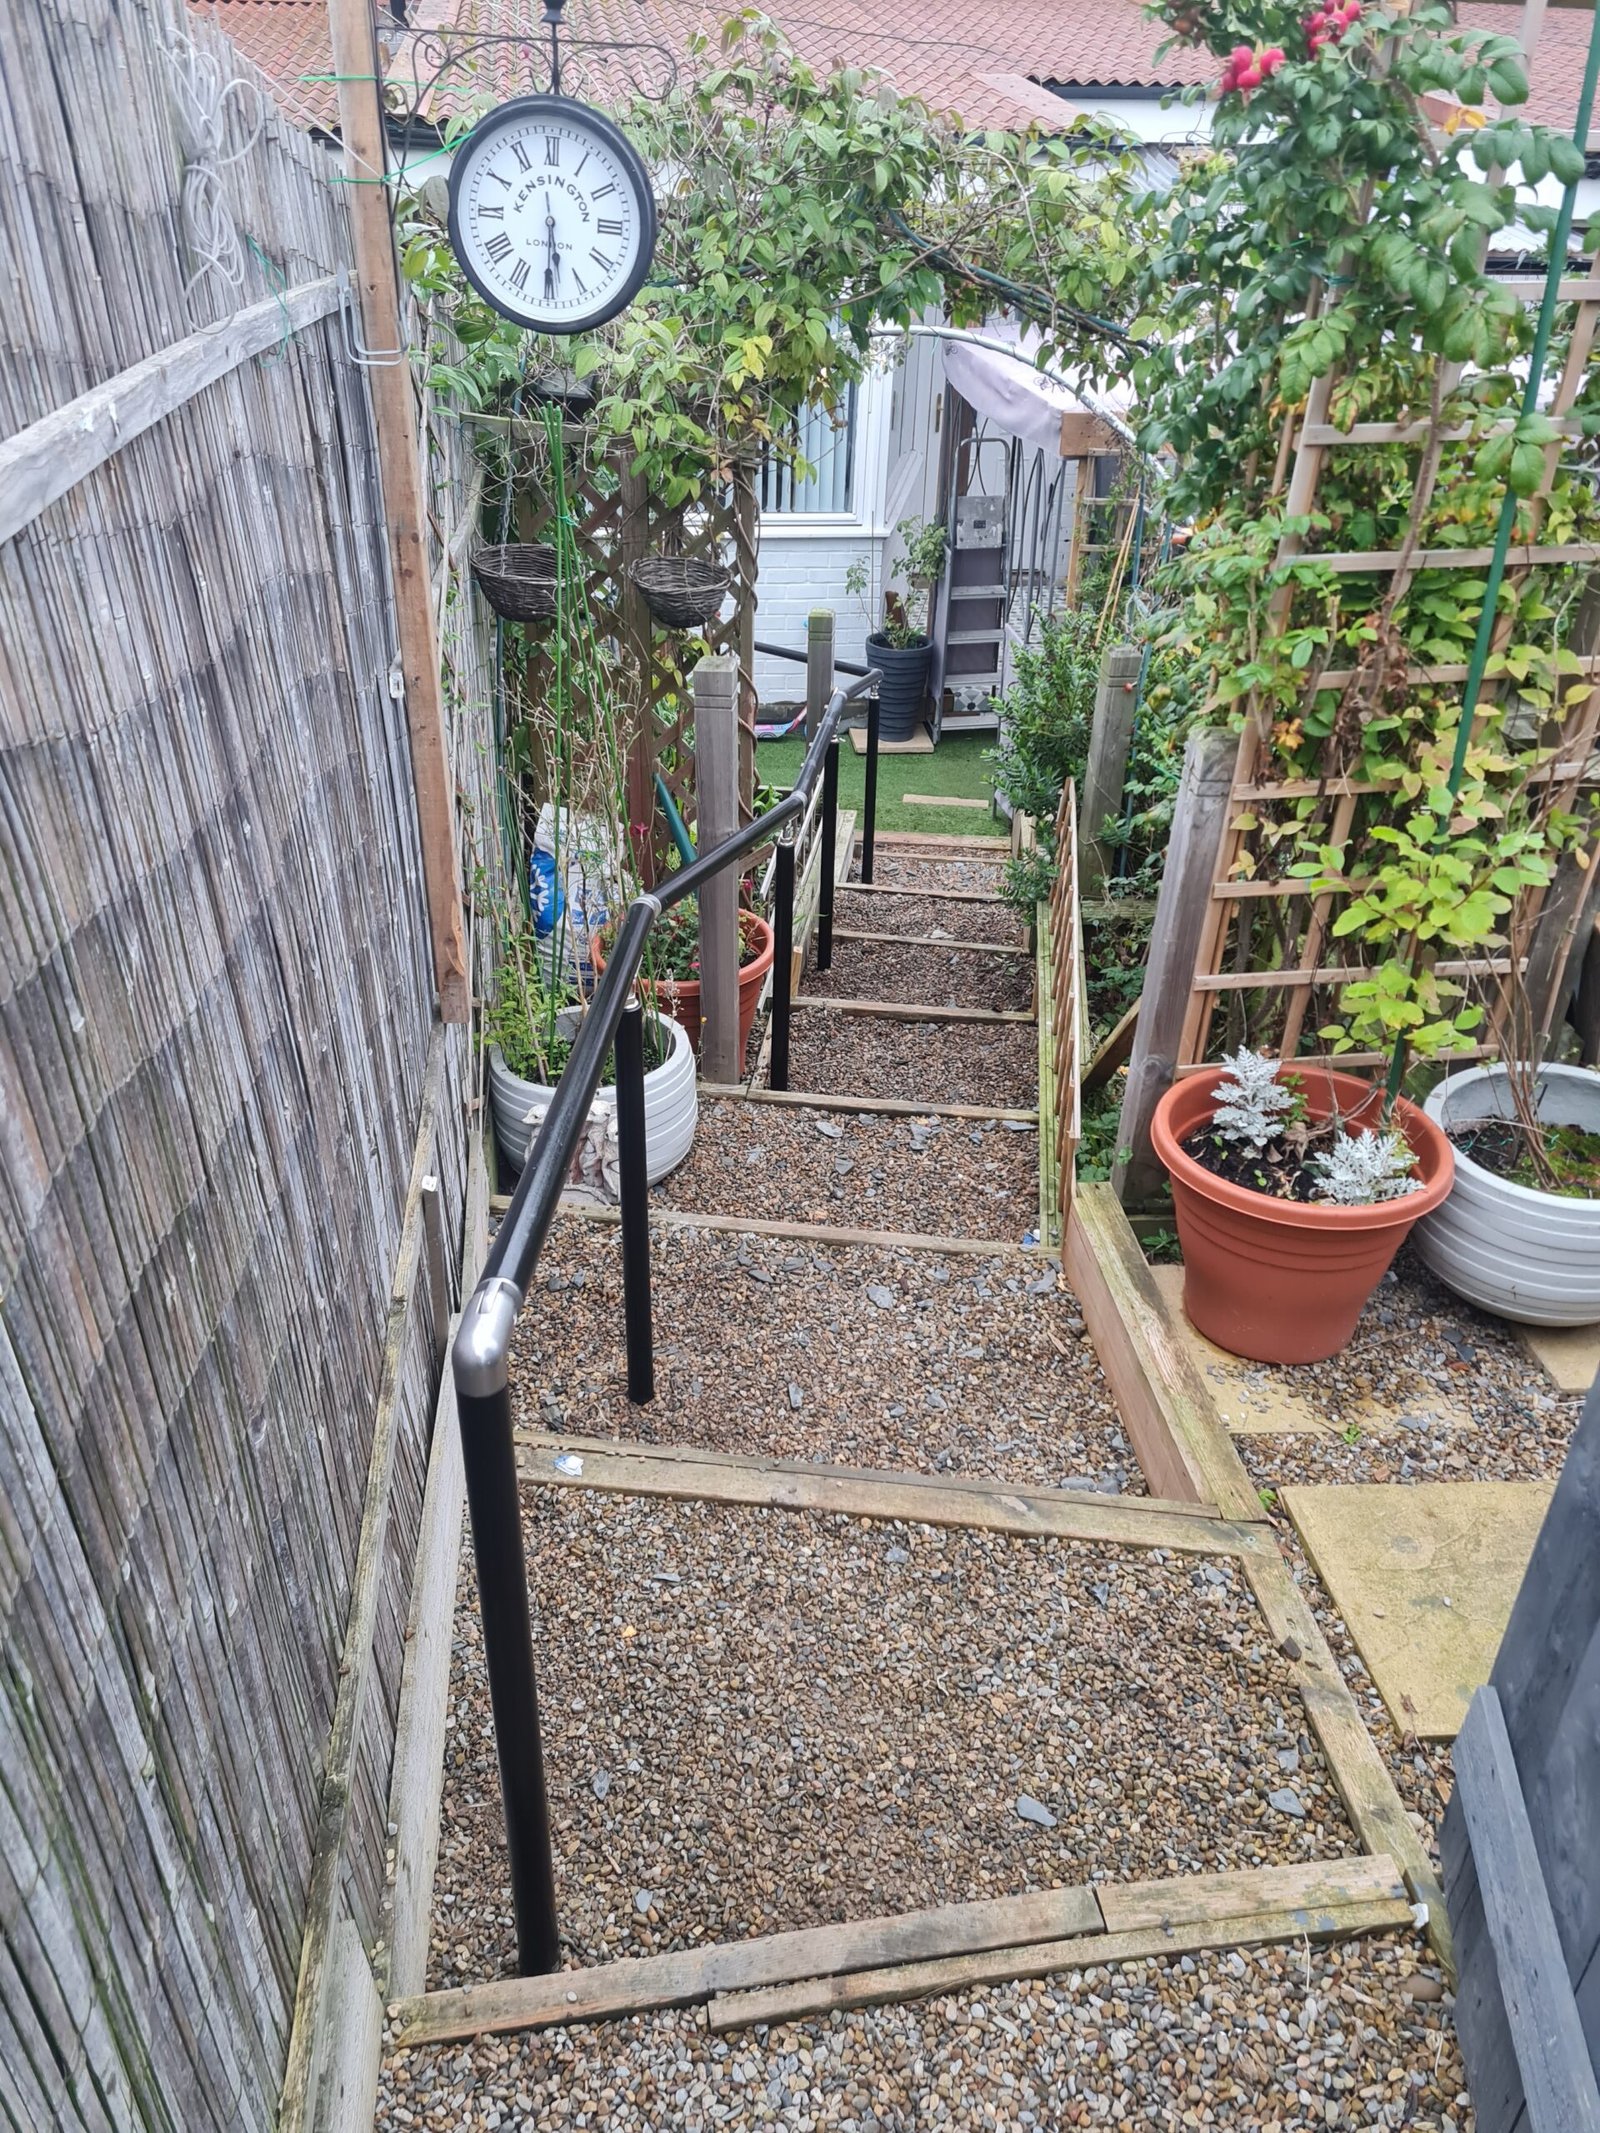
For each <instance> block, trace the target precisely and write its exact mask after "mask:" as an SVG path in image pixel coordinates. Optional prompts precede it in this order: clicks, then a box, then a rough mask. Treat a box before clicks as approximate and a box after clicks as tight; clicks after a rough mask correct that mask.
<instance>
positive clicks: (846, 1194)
mask: <svg viewBox="0 0 1600 2133" xmlns="http://www.w3.org/2000/svg"><path fill="white" fill-rule="evenodd" d="M656 1197H657V1199H658V1201H659V1202H660V1203H661V1204H663V1205H665V1206H667V1207H684V1208H691V1209H693V1210H695V1211H697V1212H699V1213H702V1214H723V1215H725V1214H743V1215H761V1216H767V1217H775V1218H777V1219H779V1220H782V1221H789V1222H808V1221H825V1222H832V1223H835V1224H840V1225H843V1226H844V1227H846V1228H850V1229H898V1230H911V1231H914V1232H916V1233H918V1234H921V1235H927V1236H937V1237H991V1238H997V1239H1003V1240H1005V1241H1006V1242H1008V1243H1019V1242H1020V1241H1021V1239H1022V1237H1023V1236H1024V1234H1025V1233H1026V1232H1027V1231H1028V1230H1030V1229H1033V1228H1035V1227H1036V1226H1037V1223H1038V1219H1039V1135H1038V1131H1037V1129H1036V1128H1035V1127H1033V1126H1028V1125H1023V1124H1022V1123H1020V1122H1019V1121H1017V1120H1011V1121H1008V1122H1007V1123H1006V1124H1004V1125H1001V1124H998V1123H997V1122H996V1121H995V1120H993V1119H983V1120H980V1119H965V1118H933V1117H925V1118H920V1119H907V1118H882V1117H879V1116H877V1115H876V1114H875V1113H871V1112H860V1113H853V1112H843V1111H801V1110H791V1109H789V1108H788V1107H787V1106H785V1105H781V1104H763V1103H741V1102H739V1101H737V1100H736V1099H734V1098H731V1097H730V1098H706V1097H702V1098H701V1102H700V1130H699V1132H698V1134H697V1135H696V1137H695V1144H694V1148H693V1150H692V1152H691V1153H690V1156H689V1160H688V1161H687V1162H686V1163H684V1164H683V1165H682V1166H681V1167H680V1168H679V1169H677V1170H675V1171H674V1172H673V1174H672V1175H671V1177H669V1178H667V1179H665V1180H664V1181H663V1182H662V1184H661V1185H659V1186H658V1187H657V1189H656Z"/></svg>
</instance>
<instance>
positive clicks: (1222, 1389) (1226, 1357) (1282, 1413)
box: [1150, 1266, 1472, 1437]
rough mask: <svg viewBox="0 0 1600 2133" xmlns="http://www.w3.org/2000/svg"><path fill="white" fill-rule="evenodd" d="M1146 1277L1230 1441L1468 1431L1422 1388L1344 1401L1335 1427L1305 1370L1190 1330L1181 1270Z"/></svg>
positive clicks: (1451, 1408)
mask: <svg viewBox="0 0 1600 2133" xmlns="http://www.w3.org/2000/svg"><path fill="white" fill-rule="evenodd" d="M1150 1271H1151V1272H1152V1273H1153V1274H1154V1276H1155V1279H1156V1287H1157V1288H1158V1289H1159V1290H1160V1291H1161V1300H1162V1302H1163V1303H1164V1304H1165V1305H1166V1308H1167V1317H1168V1319H1169V1321H1170V1322H1171V1325H1172V1330H1173V1332H1174V1333H1175V1334H1176V1336H1177V1338H1178V1340H1179V1342H1180V1343H1181V1345H1182V1346H1183V1347H1185V1348H1186V1349H1187V1350H1188V1352H1189V1355H1190V1357H1191V1359H1192V1360H1193V1362H1194V1364H1195V1366H1196V1368H1197V1369H1198V1370H1199V1372H1200V1375H1201V1376H1202V1377H1203V1378H1204V1379H1205V1381H1206V1383H1207V1384H1208V1385H1209V1386H1210V1388H1211V1395H1212V1398H1213V1399H1214V1400H1215V1402H1216V1405H1217V1413H1218V1414H1219V1416H1220V1417H1221V1419H1222V1421H1223V1422H1224V1423H1225V1424H1226V1426H1227V1429H1228V1433H1229V1435H1230V1436H1235V1437H1268V1436H1308V1437H1309V1436H1318V1437H1328V1436H1337V1435H1339V1434H1340V1433H1341V1426H1342V1428H1345V1429H1348V1428H1351V1427H1352V1426H1353V1427H1354V1428H1355V1429H1357V1430H1359V1431H1361V1432H1362V1433H1363V1434H1365V1433H1367V1432H1369V1431H1370V1432H1372V1433H1373V1434H1376V1435H1384V1434H1388V1433H1392V1432H1394V1431H1399V1430H1404V1431H1420V1430H1422V1429H1423V1427H1424V1425H1427V1428H1428V1431H1429V1433H1431V1432H1434V1431H1438V1430H1442V1429H1443V1430H1456V1429H1470V1428H1471V1427H1472V1418H1471V1416H1470V1415H1469V1414H1468V1413H1467V1412H1466V1410H1465V1408H1463V1407H1462V1406H1461V1404H1460V1403H1459V1402H1458V1401H1455V1400H1452V1399H1450V1398H1449V1397H1448V1396H1447V1395H1444V1394H1441V1393H1437V1392H1434V1391H1431V1390H1426V1389H1423V1388H1420V1387H1419V1388H1418V1389H1417V1391H1416V1393H1415V1394H1414V1395H1413V1396H1411V1397H1408V1398H1406V1399H1404V1400H1401V1401H1399V1402H1396V1401H1395V1400H1392V1399H1386V1398H1384V1397H1383V1396H1381V1395H1379V1394H1376V1393H1374V1394H1371V1395H1367V1396H1363V1397H1360V1398H1358V1399H1357V1400H1356V1401H1354V1402H1350V1401H1347V1402H1346V1403H1345V1404H1346V1408H1347V1409H1351V1410H1352V1411H1351V1412H1348V1413H1346V1415H1345V1416H1344V1418H1343V1422H1342V1425H1341V1424H1336V1423H1334V1422H1333V1421H1331V1420H1330V1419H1329V1418H1328V1416H1327V1415H1326V1413H1325V1412H1323V1409H1322V1402H1321V1394H1320V1390H1319V1387H1318V1386H1317V1384H1316V1382H1315V1381H1314V1380H1313V1379H1312V1378H1311V1376H1310V1373H1309V1372H1307V1371H1306V1370H1303V1369H1300V1368H1295V1367H1288V1366H1285V1365H1282V1364H1277V1363H1252V1362H1247V1361H1246V1360H1245V1358H1244V1357H1243V1356H1238V1355H1231V1354H1230V1353H1229V1352H1228V1350H1227V1349H1226V1348H1219V1347H1217V1346H1216V1344H1215V1343H1214V1342H1212V1341H1208V1340H1207V1339H1206V1337H1205V1335H1204V1334H1203V1333H1201V1332H1198V1331H1197V1330H1196V1329H1195V1327H1193V1326H1192V1325H1190V1323H1189V1321H1188V1319H1187V1318H1186V1317H1185V1316H1184V1310H1183V1268H1182V1267H1181V1266H1158V1267H1152V1268H1151V1270H1150Z"/></svg>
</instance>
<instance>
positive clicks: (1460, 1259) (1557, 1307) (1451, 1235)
mask: <svg viewBox="0 0 1600 2133" xmlns="http://www.w3.org/2000/svg"><path fill="white" fill-rule="evenodd" d="M1426 1109H1427V1112H1428V1116H1429V1117H1430V1118H1432V1119H1434V1120H1436V1121H1437V1123H1438V1124H1439V1125H1441V1126H1443V1127H1445V1128H1446V1129H1448V1128H1449V1127H1451V1126H1453V1125H1454V1126H1459V1125H1461V1124H1463V1123H1464V1122H1466V1121H1468V1120H1471V1119H1475V1118H1509V1117H1510V1116H1511V1115H1512V1108H1511V1092H1510V1089H1509V1087H1508V1086H1507V1082H1506V1074H1505V1069H1504V1067H1498V1066H1491V1067H1473V1068H1471V1069H1469V1070H1468V1071H1467V1072H1466V1073H1463V1074H1452V1075H1450V1076H1449V1078H1448V1079H1447V1080H1445V1081H1442V1082H1440V1084H1439V1086H1438V1087H1437V1088H1436V1089H1435V1090H1434V1092H1433V1094H1432V1095H1431V1096H1430V1097H1429V1098H1428V1101H1427V1105H1426ZM1539 1116H1540V1117H1541V1118H1544V1119H1548V1120H1551V1121H1553V1122H1554V1123H1555V1124H1558V1125H1563V1126H1582V1127H1584V1128H1585V1129H1586V1130H1587V1131H1590V1132H1600V1074H1595V1073H1592V1072H1590V1070H1589V1069H1588V1068H1587V1067H1568V1066H1547V1067H1545V1068H1543V1069H1542V1070H1541V1072H1540V1075H1539ZM1413 1236H1414V1239H1415V1243H1416V1247H1417V1250H1418V1251H1419V1252H1420V1253H1421V1254H1422V1257H1423V1259H1424V1260H1425V1261H1426V1263H1427V1264H1428V1265H1429V1266H1430V1267H1432V1269H1433V1271H1434V1272H1435V1273H1436V1274H1437V1275H1438V1276H1439V1279H1440V1280H1441V1281H1443V1282H1444V1283H1446V1284H1447V1286H1448V1287H1450V1288H1452V1289H1454V1290H1455V1292H1456V1294H1457V1295H1458V1296H1464V1297H1466V1299H1467V1301H1468V1302H1469V1303H1475V1304H1481V1305H1482V1307H1483V1308H1484V1310H1486V1311H1494V1312H1497V1313H1498V1314H1499V1316H1500V1317H1501V1318H1511V1319H1516V1320H1518V1321H1520V1322H1521V1323H1522V1324H1524V1325H1530V1326H1586V1325H1589V1324H1591V1323H1592V1322H1593V1321H1594V1320H1596V1319H1600V1200H1568V1199H1563V1198H1561V1197H1560V1196H1559V1195H1558V1194H1555V1193H1548V1192H1535V1191H1534V1190H1533V1189H1532V1188H1531V1187H1530V1186H1527V1185H1513V1184H1511V1183H1509V1182H1508V1181H1507V1180H1506V1179H1505V1178H1498V1177H1496V1176H1495V1175H1494V1173H1493V1172H1492V1171H1489V1170H1485V1169H1483V1167H1482V1166H1481V1165H1480V1164H1478V1163H1475V1162H1473V1161H1472V1159H1471V1157H1470V1156H1467V1155H1463V1154H1462V1152H1461V1150H1460V1149H1459V1148H1458V1149H1457V1150H1456V1181H1455V1185H1454V1187H1453V1189H1452V1191H1451V1193H1450V1197H1449V1198H1448V1199H1447V1200H1446V1201H1445V1203H1444V1205H1443V1206H1442V1207H1441V1208H1439V1209H1437V1211H1436V1212H1435V1213H1433V1214H1431V1215H1429V1216H1428V1217H1427V1218H1426V1220H1424V1221H1422V1222H1419V1223H1418V1225H1417V1227H1416V1230H1415V1231H1414V1232H1413Z"/></svg>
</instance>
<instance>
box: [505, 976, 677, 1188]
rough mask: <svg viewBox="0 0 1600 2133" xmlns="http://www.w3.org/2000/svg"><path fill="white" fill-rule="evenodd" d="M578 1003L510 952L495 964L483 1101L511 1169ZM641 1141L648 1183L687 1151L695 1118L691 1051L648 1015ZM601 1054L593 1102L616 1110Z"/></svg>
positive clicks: (575, 1021)
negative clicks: (562, 995) (601, 1067)
mask: <svg viewBox="0 0 1600 2133" xmlns="http://www.w3.org/2000/svg"><path fill="white" fill-rule="evenodd" d="M584 1012H585V1010H584V1007H583V1005H582V1003H581V1002H578V1001H569V1002H567V1003H565V1004H562V1003H561V1002H560V1000H559V999H558V998H557V997H556V996H555V995H553V994H552V993H551V992H549V991H548V990H547V989H546V988H545V987H544V986H542V985H541V984H540V982H539V979H538V976H537V972H536V966H534V965H532V964H530V963H529V962H528V961H527V960H526V959H524V958H523V957H522V956H520V955H517V954H510V955H507V956H506V957H504V958H503V959H502V962H501V965H500V969H499V971H498V972H497V976H496V996H495V1002H494V1005H493V1006H492V1007H491V1008H490V1009H489V1010H488V1012H487V1013H486V1015H485V1017H484V1032H483V1034H484V1041H485V1043H486V1044H487V1046H488V1050H489V1103H490V1108H491V1110H492V1112H493V1114H494V1132H495V1141H496V1143H497V1145H498V1147H499V1149H500V1153H501V1155H502V1156H503V1157H504V1159H505V1160H506V1162H508V1163H509V1164H510V1165H511V1166H512V1167H513V1169H516V1170H520V1169H521V1168H522V1166H523V1164H524V1163H525V1162H526V1161H527V1156H528V1143H529V1140H530V1138H531V1136H532V1133H533V1129H534V1127H535V1126H536V1125H537V1123H538V1120H539V1118H540V1117H541V1116H542V1114H543V1113H544V1112H545V1111H546V1110H547V1109H548V1108H549V1104H550V1099H551V1097H552V1096H553V1095H554V1094H555V1084H556V1082H557V1081H558V1080H559V1079H560V1077H561V1072H562V1069H563V1068H564V1067H565V1066H566V1063H567V1060H568V1058H569V1056H570V1055H571V1051H572V1043H573V1039H574V1038H575V1037H576V1036H577V1033H578V1027H579V1024H580V1023H581V1022H582V1020H583V1015H584ZM644 1057H645V1077H644V1135H645V1150H646V1158H647V1167H648V1170H649V1175H650V1182H651V1184H652V1185H654V1184H656V1183H658V1182H659V1181H660V1180H661V1179H662V1178H664V1177H665V1176H666V1175H667V1173H668V1171H670V1170H674V1169H676V1167H677V1166H678V1164H679V1163H681V1162H682V1161H683V1159H684V1157H685V1156H686V1155H687V1154H688V1153H689V1150H690V1148H691V1147H693V1145H694V1135H695V1126H696V1124H697V1122H698V1118H699V1098H698V1095H697V1093H696V1089H695V1072H694V1051H693V1048H692V1046H691V1045H690V1043H689V1039H688V1037H687V1036H686V1034H685V1033H684V1031H683V1030H682V1029H681V1028H679V1026H678V1024H677V1023H676V1022H673V1021H671V1020H670V1019H669V1018H668V1017H667V1016H665V1015H660V1014H655V1013H650V1014H647V1016H646V1018H645V1027H644ZM613 1073H614V1068H613V1064H612V1056H611V1055H610V1054H609V1053H608V1054H607V1057H606V1065H605V1069H604V1073H603V1077H602V1081H601V1086H600V1087H599V1088H598V1089H597V1090H596V1092H595V1103H596V1105H597V1106H599V1107H600V1108H601V1109H602V1110H605V1109H610V1110H615V1108H616V1101H617V1092H616V1086H615V1082H614V1080H613Z"/></svg>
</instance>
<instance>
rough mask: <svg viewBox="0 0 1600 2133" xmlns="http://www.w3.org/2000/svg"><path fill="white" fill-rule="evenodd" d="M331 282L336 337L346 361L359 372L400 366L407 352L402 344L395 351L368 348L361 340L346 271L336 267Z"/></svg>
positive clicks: (348, 276) (351, 290)
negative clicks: (336, 314)
mask: <svg viewBox="0 0 1600 2133" xmlns="http://www.w3.org/2000/svg"><path fill="white" fill-rule="evenodd" d="M335 279H336V280H337V283H338V287H339V338H340V339H341V340H342V341H343V343H344V352H345V354H346V355H347V356H348V357H349V358H350V361H351V362H352V363H354V364H356V365H357V367H358V368H360V369H362V370H392V369H393V368H394V366H395V365H396V364H397V363H403V362H404V361H405V360H406V358H407V356H409V355H410V353H411V350H410V349H409V348H408V347H407V345H406V343H405V342H404V341H401V342H400V344H399V346H398V347H395V348H369V347H368V346H367V344H366V342H365V341H363V340H362V338H361V328H360V325H359V324H358V323H357V320H358V313H357V310H356V297H355V291H354V290H353V289H352V288H351V286H350V274H349V270H348V269H347V268H345V267H340V268H339V270H338V273H337V275H336V277H335Z"/></svg>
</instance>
